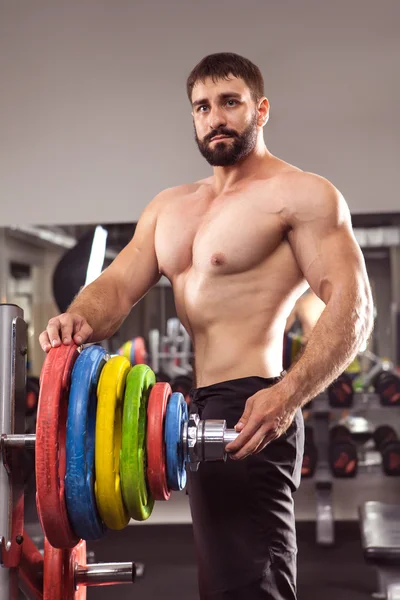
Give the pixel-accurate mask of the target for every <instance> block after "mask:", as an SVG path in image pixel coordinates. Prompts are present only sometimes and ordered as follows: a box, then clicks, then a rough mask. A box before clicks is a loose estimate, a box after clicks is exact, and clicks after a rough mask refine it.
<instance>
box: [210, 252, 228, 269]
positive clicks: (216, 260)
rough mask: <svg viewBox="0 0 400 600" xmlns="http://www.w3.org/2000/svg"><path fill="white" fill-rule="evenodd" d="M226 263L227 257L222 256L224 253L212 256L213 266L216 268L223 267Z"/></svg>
mask: <svg viewBox="0 0 400 600" xmlns="http://www.w3.org/2000/svg"><path fill="white" fill-rule="evenodd" d="M225 263H226V257H225V254H222V252H217V253H216V254H213V255H212V257H211V264H212V265H215V266H216V267H221V266H222V265H224V264H225Z"/></svg>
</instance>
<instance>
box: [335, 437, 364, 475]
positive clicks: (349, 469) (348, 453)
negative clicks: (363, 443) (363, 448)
mask: <svg viewBox="0 0 400 600" xmlns="http://www.w3.org/2000/svg"><path fill="white" fill-rule="evenodd" d="M329 438H330V439H329V464H330V468H331V471H332V474H333V475H334V477H355V476H356V475H357V469H358V456H357V445H356V444H355V443H354V441H353V439H352V437H351V433H350V431H349V430H348V429H347V427H345V426H344V425H335V426H334V427H332V429H331V430H330V432H329Z"/></svg>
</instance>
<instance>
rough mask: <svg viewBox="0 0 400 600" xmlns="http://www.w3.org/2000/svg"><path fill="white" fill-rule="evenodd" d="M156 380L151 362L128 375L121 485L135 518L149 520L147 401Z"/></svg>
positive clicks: (151, 501)
mask: <svg viewBox="0 0 400 600" xmlns="http://www.w3.org/2000/svg"><path fill="white" fill-rule="evenodd" d="M155 382H156V377H155V375H154V373H153V371H152V370H151V369H150V368H149V367H148V366H147V365H135V366H134V367H133V368H132V369H131V370H130V371H129V374H128V377H127V380H126V388H125V401H124V412H123V418H122V446H121V461H120V471H121V487H122V495H123V498H124V503H125V506H126V508H127V509H128V512H129V514H130V516H131V518H132V519H135V520H136V521H145V520H146V519H148V518H149V517H150V515H151V513H152V511H153V507H154V499H153V497H152V496H151V494H150V492H149V490H148V487H147V483H146V468H147V461H146V429H147V402H148V399H149V395H150V391H151V388H152V387H153V385H154V384H155Z"/></svg>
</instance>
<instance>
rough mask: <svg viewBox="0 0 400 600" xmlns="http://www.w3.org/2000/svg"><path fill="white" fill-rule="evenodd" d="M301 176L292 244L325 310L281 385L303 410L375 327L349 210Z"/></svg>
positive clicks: (333, 193) (316, 180) (321, 184)
mask: <svg viewBox="0 0 400 600" xmlns="http://www.w3.org/2000/svg"><path fill="white" fill-rule="evenodd" d="M301 177H303V178H304V179H303V182H302V185H300V186H299V190H300V194H299V198H298V199H297V200H296V201H295V204H294V209H293V212H291V214H289V215H288V221H289V225H290V227H291V231H290V233H289V241H290V244H291V246H292V249H293V252H294V254H295V256H296V259H297V261H298V263H299V265H300V268H301V269H302V271H303V273H304V276H305V277H306V279H307V281H308V282H309V284H310V286H311V288H312V289H313V291H314V292H315V293H316V295H317V296H318V297H319V298H320V299H321V300H322V301H323V302H324V303H325V304H326V308H325V309H324V311H323V312H322V314H321V317H320V318H319V320H318V322H317V324H316V326H315V327H314V329H313V331H312V334H311V336H310V338H309V340H308V344H307V347H306V349H305V351H304V353H303V354H302V356H301V358H300V359H299V361H298V362H297V363H295V365H294V366H293V367H292V368H291V369H290V371H289V373H288V375H287V376H286V377H285V378H284V379H283V380H282V382H280V383H279V384H278V386H277V387H279V388H280V390H281V391H282V392H283V394H284V395H285V396H286V397H288V398H290V401H291V402H293V403H294V405H295V406H301V405H304V404H305V403H306V402H308V401H309V400H310V399H312V398H313V397H315V396H316V395H317V394H319V393H320V392H321V391H323V390H324V389H325V388H326V387H327V386H328V385H329V383H331V382H332V381H333V380H334V379H335V378H336V377H337V376H338V375H339V374H340V373H342V372H343V371H344V370H345V368H346V367H347V366H348V365H349V364H350V362H351V361H352V360H353V358H354V356H355V355H356V354H357V352H358V351H359V349H360V347H361V346H362V345H363V344H364V343H365V342H366V340H367V339H368V337H369V335H370V333H371V330H372V324H373V317H372V312H373V308H372V296H371V290H370V286H369V282H368V277H367V273H366V269H365V263H364V259H363V256H362V253H361V250H360V248H359V246H358V244H357V242H356V240H355V238H354V235H353V232H352V228H351V222H350V215H349V211H348V208H347V205H346V203H345V201H344V199H343V197H342V196H341V195H340V193H339V192H338V191H337V190H336V189H335V188H334V186H332V185H331V184H330V183H329V182H328V181H326V180H324V179H322V178H320V177H317V176H313V175H309V174H302V175H301Z"/></svg>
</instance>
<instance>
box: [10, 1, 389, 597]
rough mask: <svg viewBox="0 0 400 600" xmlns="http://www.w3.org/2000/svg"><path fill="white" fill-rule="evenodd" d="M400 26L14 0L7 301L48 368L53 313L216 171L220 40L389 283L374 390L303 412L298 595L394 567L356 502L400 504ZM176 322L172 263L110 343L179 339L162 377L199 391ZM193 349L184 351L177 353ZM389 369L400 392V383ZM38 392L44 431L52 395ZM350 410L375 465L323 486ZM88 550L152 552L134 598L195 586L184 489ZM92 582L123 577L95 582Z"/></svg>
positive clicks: (309, 12) (372, 18)
mask: <svg viewBox="0 0 400 600" xmlns="http://www.w3.org/2000/svg"><path fill="white" fill-rule="evenodd" d="M399 22H400V4H399V2H398V1H397V0H381V1H380V2H379V3H376V2H373V1H372V0H337V1H336V2H335V3H327V2H320V1H318V0H297V1H296V0H280V1H279V2H277V1H275V0H270V1H263V0H248V1H247V2H246V3H245V4H243V3H239V2H228V1H226V0H214V1H211V0H203V2H201V3H198V4H191V3H188V2H185V1H181V0H170V1H169V2H161V0H158V1H157V0H148V1H147V2H146V3H144V2H143V3H139V2H134V1H132V0H113V2H107V1H105V0H85V1H84V2H78V1H77V0H70V1H69V2H62V1H61V0H59V1H54V0H36V1H35V2H27V1H24V0H14V1H7V0H0V76H1V82H2V84H1V87H2V90H1V94H0V140H1V141H0V192H1V199H0V298H1V302H8V303H15V304H18V305H19V306H21V307H22V308H23V310H24V313H25V320H26V321H27V323H28V336H29V337H28V342H29V344H28V373H29V375H30V377H31V378H32V382H35V381H36V384H37V379H36V378H37V377H38V376H39V374H40V370H41V367H42V364H43V358H44V357H43V353H42V351H41V349H40V346H39V344H38V335H39V333H40V332H41V331H42V330H43V329H44V328H45V326H46V324H47V321H48V319H49V318H50V317H52V316H54V315H56V314H58V313H59V312H60V311H64V310H65V308H66V307H67V306H68V304H69V303H70V302H71V300H72V299H73V297H74V296H75V295H76V294H77V293H78V291H79V290H80V289H81V288H82V286H84V285H85V284H86V283H88V282H89V281H90V280H91V279H92V278H93V277H95V276H96V274H98V273H99V272H100V271H101V269H103V268H105V267H106V266H107V265H108V264H110V263H111V261H112V260H113V258H114V257H115V256H116V255H117V253H118V252H119V251H120V250H121V249H122V248H123V247H124V246H125V245H126V244H127V243H128V241H129V240H130V239H131V237H132V235H133V233H134V231H135V226H136V223H137V221H138V219H139V217H140V214H141V212H142V210H143V208H144V207H145V206H146V205H147V204H148V203H149V202H150V200H151V199H152V198H153V196H154V195H155V194H157V193H158V192H159V191H160V190H162V189H164V188H166V187H169V186H173V185H178V184H180V183H183V182H189V181H192V180H196V179H199V178H201V177H204V176H206V175H207V174H208V173H209V167H208V165H207V164H206V163H205V161H204V160H203V159H202V158H201V157H200V156H199V154H198V150H197V148H196V145H195V143H194V140H193V125H192V118H191V114H190V112H191V111H190V105H189V102H188V99H187V97H186V92H185V81H186V77H187V75H188V74H189V72H190V71H191V69H192V68H193V66H194V65H195V64H197V62H199V61H200V60H201V59H202V58H203V57H204V56H205V55H207V54H209V53H213V52H220V51H232V52H236V53H238V54H242V55H244V56H245V57H247V58H249V59H250V60H252V61H253V62H254V63H256V64H257V65H258V66H259V67H260V69H261V71H262V73H263V75H264V80H265V92H266V95H267V97H268V98H269V100H270V102H271V116H270V122H269V124H268V125H267V127H266V128H265V140H266V143H267V146H268V148H269V150H270V151H271V152H272V153H273V154H275V155H277V156H279V157H281V158H283V159H285V160H287V161H288V162H291V163H293V164H295V165H296V166H298V167H300V168H302V169H304V170H307V171H311V172H316V173H318V174H320V175H323V176H325V177H327V178H328V179H330V180H331V181H332V182H333V183H334V184H335V185H336V186H337V187H338V188H339V189H340V191H341V192H342V193H343V194H344V196H345V198H346V200H347V202H348V204H349V206H350V210H351V213H352V221H353V227H354V229H355V234H356V237H357V240H358V242H359V244H360V246H361V249H362V251H363V254H364V257H365V260H366V265H367V269H368V274H369V277H370V281H371V285H372V290H373V294H374V301H375V328H374V332H373V336H372V338H371V340H370V343H369V346H368V348H366V349H365V352H364V353H363V354H362V355H360V357H358V361H357V363H356V364H355V365H353V368H352V370H350V372H349V373H347V376H348V377H349V379H350V381H351V386H352V389H353V392H354V394H355V397H356V400H357V398H358V399H359V398H360V397H361V396H362V397H363V399H364V400H363V403H362V406H361V404H360V402H358V403H357V401H356V400H354V399H353V400H352V403H351V404H350V405H349V404H348V402H347V401H346V402H347V404H346V402H345V403H342V404H341V402H340V401H338V405H336V406H334V402H333V404H332V399H331V400H330V405H329V410H327V411H326V413H327V415H325V417H323V418H324V419H325V421H324V423H325V425H326V426H327V428H326V429H323V428H322V429H321V427H320V421H321V419H320V420H319V421H318V418H319V417H318V418H316V412H317V411H316V410H315V406H314V407H311V408H310V409H309V410H308V411H307V412H306V414H305V417H306V419H307V421H308V423H309V427H310V429H309V436H310V435H311V437H312V430H313V429H314V439H311V438H310V437H309V439H308V441H309V448H310V447H311V448H312V449H313V450H312V451H311V450H310V452H309V455H308V457H309V460H310V462H311V466H312V468H311V472H306V470H305V472H304V474H305V477H304V479H303V481H302V484H301V487H300V490H299V491H298V492H297V493H296V495H295V504H296V517H297V521H298V536H299V563H298V570H299V599H300V600H305V599H306V598H307V599H310V598H317V596H318V597H319V596H320V594H321V593H324V594H325V598H326V599H327V600H329V599H331V598H332V599H333V598H337V597H338V594H340V595H341V596H342V597H343V598H344V599H354V600H356V599H358V598H360V599H362V598H367V597H370V596H371V594H372V593H373V592H374V591H376V590H377V579H376V574H375V572H374V569H373V568H372V567H371V566H369V565H367V563H366V562H365V560H364V552H363V541H362V535H361V529H362V528H361V526H360V522H359V515H358V510H359V507H360V506H361V505H362V504H363V503H364V502H366V501H370V500H376V501H382V502H386V503H391V504H399V502H400V500H399V498H400V495H399V491H400V477H397V475H399V472H398V471H399V469H400V467H399V468H397V469H396V468H394V467H393V468H392V469H390V468H388V469H386V471H388V470H389V473H388V472H385V457H384V452H383V450H382V444H381V443H380V442H379V440H377V439H376V438H377V436H376V435H375V436H374V432H376V430H377V428H378V427H379V426H382V425H389V424H390V426H391V427H392V429H394V431H395V433H396V434H399V433H400V412H399V406H398V404H397V401H396V400H394V401H393V402H392V403H391V405H390V407H388V406H386V405H384V401H383V400H382V397H383V396H382V392H379V385H378V380H377V377H378V376H380V374H381V373H382V372H385V373H388V372H389V373H390V374H393V375H394V376H395V377H397V374H398V365H399V362H400V200H399V194H398V181H397V168H398V163H399V158H400V144H399V139H400V119H399V113H398V106H399V103H400V84H399V78H398V76H397V75H396V73H398V57H399V54H400V37H399V35H398V30H399ZM176 234H177V235H179V231H177V232H176ZM175 319H176V311H175V306H174V299H173V294H172V289H171V287H170V284H169V282H168V280H166V279H165V278H162V279H161V280H160V282H159V284H158V285H157V286H155V287H154V288H153V289H152V290H151V291H150V292H149V293H148V294H147V295H146V296H145V298H143V299H142V300H141V301H140V303H139V304H138V305H137V306H136V307H135V308H134V310H133V311H132V313H131V315H130V316H129V317H128V318H127V320H126V321H125V323H124V324H123V326H122V327H121V329H120V331H119V332H118V333H117V334H116V335H115V336H114V337H113V338H112V339H110V340H109V341H108V342H107V344H106V347H107V349H108V350H109V351H110V352H112V353H115V352H118V351H119V350H120V349H121V348H123V346H124V344H126V343H129V342H131V341H132V340H133V339H135V338H138V337H141V338H143V339H144V340H145V343H146V348H147V350H148V352H149V357H151V359H152V360H156V358H157V357H156V354H157V350H156V348H158V350H159V351H160V353H161V352H164V353H168V352H169V353H170V356H169V357H168V359H166V360H164V361H161V363H160V361H159V358H158V359H157V360H158V362H157V363H156V366H157V369H156V370H157V371H158V374H159V378H160V379H163V380H168V381H172V380H173V379H174V378H176V377H178V376H182V375H183V376H186V381H185V385H184V386H183V387H184V388H185V390H183V388H182V390H183V391H184V392H185V393H186V392H187V390H188V389H189V387H190V378H191V373H192V372H191V360H192V354H191V348H190V343H189V344H188V343H187V340H186V339H185V332H183V331H182V330H181V329H180V328H179V324H177V323H176V320H175ZM155 332H156V333H155ZM301 334H302V330H301V323H299V322H297V326H296V327H294V328H292V329H291V330H290V331H288V337H287V344H286V348H290V349H289V350H288V353H289V355H291V353H293V354H294V353H295V350H296V348H295V346H296V340H298V339H299V338H301ZM178 338H179V339H178ZM299 343H300V344H301V341H300V342H299ZM182 344H183V345H184V346H182ZM182 347H184V348H185V352H186V354H185V356H184V360H183V359H182V358H181V359H178V358H176V354H174V353H176V352H180V351H181V350H182ZM122 352H123V350H122ZM288 360H289V362H290V359H288ZM182 361H183V362H182ZM153 364H154V363H153ZM33 385H34V383H33ZM180 385H181V386H182V385H183V383H182V381H181V382H180ZM388 385H389V384H388ZM388 385H387V386H386V389H388ZM390 385H394V389H395V392H396V390H398V391H399V392H400V388H399V387H398V379H396V378H395V379H394V383H393V380H390ZM185 386H186V387H185ZM396 386H397V387H396ZM177 389H180V388H179V386H178V388H177ZM343 389H345V388H343V387H342V391H343ZM35 390H36V388H34V391H35ZM395 392H394V393H395ZM35 393H36V392H35ZM379 394H380V395H379ZM368 395H369V396H368ZM383 395H384V393H383ZM392 395H393V394H392ZM339 396H340V394H339ZM370 396H371V398H372V396H375V397H374V398H373V399H371V400H370ZM28 397H29V396H28ZM30 402H31V404H32V406H31V407H30V408H29V411H30V421H29V427H30V428H31V430H32V431H34V427H35V406H36V405H35V395H33V396H31V400H30ZM331 409H333V410H331ZM313 411H314V412H313ZM316 423H317V424H316ZM338 424H341V425H343V426H345V427H346V428H347V429H348V431H349V432H350V433H349V435H350V437H351V440H350V438H349V439H348V440H347V441H348V442H350V441H351V443H352V444H353V446H354V445H355V446H356V452H357V461H358V464H359V468H358V470H357V473H356V474H354V476H352V477H346V476H344V477H343V476H341V475H340V473H339V474H338V473H336V474H335V473H334V472H333V470H332V468H331V472H330V475H329V482H330V483H329V486H328V487H329V490H330V492H329V494H328V495H327V496H326V495H325V496H321V494H320V493H319V487H318V482H317V480H316V477H317V474H318V460H319V461H320V462H321V461H322V462H323V458H321V456H325V455H324V450H323V449H322V447H319V446H320V445H321V444H323V443H324V439H325V438H326V439H325V442H326V443H328V439H327V438H328V436H330V438H329V443H330V444H331V445H332V443H333V442H332V439H331V437H332V434H331V433H329V431H331V430H332V428H333V427H334V426H336V425H338ZM325 425H324V426H325ZM310 432H311V434H310ZM324 432H325V434H324ZM324 435H325V438H324ZM378 437H379V436H378ZM317 446H318V447H319V459H317V454H315V453H313V452H314V450H315V448H317ZM321 453H322V454H321ZM398 456H399V460H400V451H399V450H398ZM331 467H332V465H331ZM307 475H308V476H307ZM310 475H311V476H310ZM34 492H35V482H34V477H33V476H32V477H31V478H30V479H29V481H28V482H27V498H28V499H29V501H27V507H26V511H27V512H26V519H27V522H28V526H29V527H30V531H31V532H32V535H34V536H36V537H37V539H38V540H39V539H40V527H39V525H38V520H37V515H36V509H35V502H34ZM324 511H325V512H324ZM324 522H325V523H326V522H328V530H326V531H323V523H324ZM321 527H322V529H321ZM327 531H328V533H327ZM332 532H333V533H332ZM38 543H39V542H38ZM90 549H91V550H93V551H94V552H95V555H96V560H97V561H107V560H114V559H115V560H135V559H136V560H143V561H144V562H145V563H146V567H147V575H146V578H145V579H144V580H143V581H141V582H139V583H138V584H137V586H135V588H134V589H132V588H131V587H129V586H122V587H119V588H116V590H113V591H112V593H113V594H115V593H117V594H118V597H119V598H121V599H122V598H128V597H131V596H132V597H133V596H134V597H135V598H138V599H154V598H156V597H159V596H161V595H162V596H163V597H164V598H177V597H184V598H187V599H192V598H197V583H196V567H195V556H194V550H193V543H192V536H191V518H190V512H189V507H188V502H187V496H186V495H185V493H184V492H182V493H174V494H173V496H172V499H171V500H170V501H169V502H168V503H163V504H160V503H158V504H157V506H156V509H155V511H154V513H153V515H152V517H151V518H150V520H149V521H148V522H146V523H145V524H144V525H143V526H140V527H139V526H137V524H136V523H135V524H134V523H133V522H132V526H130V527H128V528H127V529H126V530H124V531H123V532H114V533H110V534H108V536H107V537H106V538H105V539H104V540H102V541H100V542H96V543H94V544H91V546H90ZM364 550H365V548H364ZM399 552H400V549H399ZM399 582H400V575H399ZM111 589H112V588H111ZM88 597H89V598H93V599H95V598H108V597H111V591H110V588H98V589H97V588H91V589H89V590H88Z"/></svg>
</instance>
